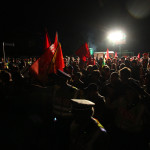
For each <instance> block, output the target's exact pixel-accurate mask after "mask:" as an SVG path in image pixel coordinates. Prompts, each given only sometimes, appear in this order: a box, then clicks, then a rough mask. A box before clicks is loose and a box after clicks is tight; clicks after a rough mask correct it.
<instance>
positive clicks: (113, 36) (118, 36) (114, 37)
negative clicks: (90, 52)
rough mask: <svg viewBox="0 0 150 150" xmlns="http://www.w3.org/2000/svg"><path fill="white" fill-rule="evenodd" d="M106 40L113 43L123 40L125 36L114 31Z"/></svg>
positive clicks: (120, 32)
mask: <svg viewBox="0 0 150 150" xmlns="http://www.w3.org/2000/svg"><path fill="white" fill-rule="evenodd" d="M108 39H109V40H110V41H111V42H113V43H118V42H121V41H123V40H125V34H124V33H123V32H122V31H114V32H110V33H109V34H108Z"/></svg>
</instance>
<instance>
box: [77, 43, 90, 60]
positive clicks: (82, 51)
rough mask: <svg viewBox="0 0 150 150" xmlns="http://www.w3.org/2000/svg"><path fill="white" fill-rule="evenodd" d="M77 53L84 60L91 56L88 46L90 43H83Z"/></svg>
mask: <svg viewBox="0 0 150 150" xmlns="http://www.w3.org/2000/svg"><path fill="white" fill-rule="evenodd" d="M75 54H76V55H77V56H79V57H80V59H81V60H82V61H86V58H89V57H90V56H91V55H90V50H89V47H88V44H87V43H85V44H83V45H82V46H81V47H80V48H79V49H78V50H77V51H76V52H75Z"/></svg>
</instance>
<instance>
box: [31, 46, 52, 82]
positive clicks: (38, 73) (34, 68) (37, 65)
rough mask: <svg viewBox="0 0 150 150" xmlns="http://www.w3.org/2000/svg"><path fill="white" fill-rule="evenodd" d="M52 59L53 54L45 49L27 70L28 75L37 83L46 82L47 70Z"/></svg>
mask: <svg viewBox="0 0 150 150" xmlns="http://www.w3.org/2000/svg"><path fill="white" fill-rule="evenodd" d="M52 58H53V53H52V52H51V50H50V49H47V50H46V51H45V52H44V54H43V55H41V57H40V58H38V59H37V60H36V61H35V62H34V63H33V64H32V65H31V67H30V68H29V71H30V73H31V74H32V75H33V76H34V77H35V78H36V79H37V80H39V81H42V82H43V81H47V80H48V68H49V65H50V63H51V60H52Z"/></svg>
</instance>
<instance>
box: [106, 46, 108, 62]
mask: <svg viewBox="0 0 150 150" xmlns="http://www.w3.org/2000/svg"><path fill="white" fill-rule="evenodd" d="M107 59H109V49H108V48H107V51H106V60H107Z"/></svg>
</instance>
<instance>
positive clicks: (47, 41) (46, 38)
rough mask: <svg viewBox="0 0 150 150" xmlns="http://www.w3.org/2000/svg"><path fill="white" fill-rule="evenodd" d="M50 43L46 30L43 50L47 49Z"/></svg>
mask: <svg viewBox="0 0 150 150" xmlns="http://www.w3.org/2000/svg"><path fill="white" fill-rule="evenodd" d="M50 45H51V41H50V38H49V36H48V32H46V34H45V46H44V50H47V49H48V48H49V47H50Z"/></svg>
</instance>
